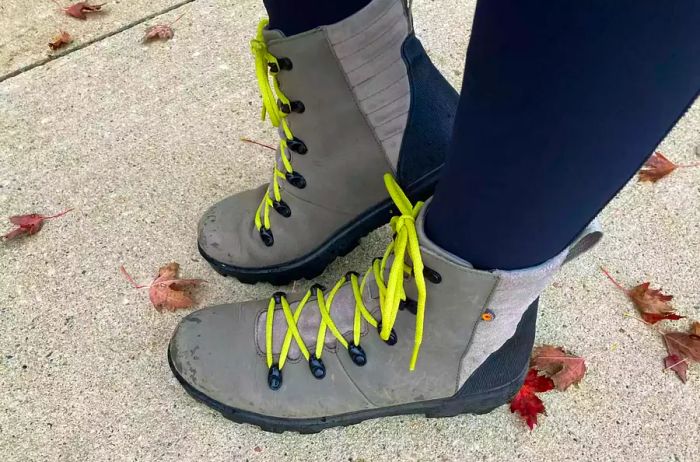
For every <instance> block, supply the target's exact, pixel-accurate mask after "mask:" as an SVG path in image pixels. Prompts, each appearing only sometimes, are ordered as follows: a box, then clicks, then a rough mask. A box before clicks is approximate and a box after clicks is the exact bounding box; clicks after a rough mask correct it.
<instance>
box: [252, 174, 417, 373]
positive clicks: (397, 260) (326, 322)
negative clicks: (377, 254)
mask: <svg viewBox="0 0 700 462" xmlns="http://www.w3.org/2000/svg"><path fill="white" fill-rule="evenodd" d="M384 184H385V185H386V188H387V190H388V191H389V195H390V196H391V198H392V199H393V201H394V203H395V204H396V206H397V207H398V209H399V211H400V212H401V215H398V216H394V217H393V218H392V219H391V222H390V225H391V229H392V230H393V231H394V233H395V236H394V240H393V241H392V242H391V244H389V246H388V247H387V249H386V251H385V252H384V256H383V257H382V258H381V259H375V260H374V261H373V262H372V266H371V267H370V268H369V269H368V270H367V271H366V272H365V274H364V276H363V277H362V280H361V281H359V275H358V274H357V273H354V272H351V273H348V274H347V275H345V276H343V277H342V278H340V280H339V281H338V282H337V283H336V284H335V286H334V287H333V289H331V291H330V292H329V293H328V295H327V296H326V295H324V291H323V288H322V287H321V286H319V285H314V286H312V287H311V288H310V289H309V290H308V291H307V292H306V295H304V297H303V298H302V299H301V300H300V301H299V304H298V305H297V307H296V310H294V312H292V309H291V307H290V305H289V302H288V301H287V299H286V297H285V295H284V294H283V293H281V292H278V293H276V294H275V295H273V296H272V297H271V298H270V302H269V304H268V307H267V322H266V329H265V347H266V359H267V367H268V368H270V369H271V368H272V367H273V366H274V365H275V363H274V356H273V353H272V338H273V335H272V334H273V333H272V328H273V317H274V314H275V308H276V307H277V306H278V305H279V306H281V308H282V312H283V313H284V317H285V319H286V323H287V333H286V335H285V337H284V341H283V343H282V350H281V351H280V356H279V363H278V364H277V367H278V368H279V370H281V369H282V367H284V364H285V362H286V360H287V355H288V353H289V348H290V347H291V343H292V339H294V340H295V341H296V343H297V345H298V346H299V350H300V351H301V354H302V355H303V356H304V358H306V360H307V361H308V360H309V359H310V358H311V354H310V352H309V349H308V347H307V346H306V344H305V343H304V340H303V338H302V336H301V334H300V333H299V329H298V328H297V322H298V321H299V317H300V316H301V313H302V311H303V309H304V307H305V306H306V304H307V302H308V301H309V300H310V298H311V297H312V296H313V295H316V300H317V304H318V310H319V312H320V313H321V322H320V324H319V328H318V334H317V336H316V349H315V352H314V356H315V358H317V359H318V360H320V359H321V355H322V353H323V347H324V342H325V337H326V329H328V330H330V332H331V334H332V335H333V336H334V337H335V338H336V339H337V340H338V342H339V343H340V344H341V345H343V347H345V348H346V349H350V348H351V347H352V346H356V347H359V345H360V337H361V328H362V324H361V322H362V318H364V319H365V320H366V321H367V322H368V323H369V324H370V325H372V326H373V327H375V328H376V327H378V326H379V321H377V320H376V319H375V318H374V317H373V316H372V314H371V313H370V312H369V311H368V310H367V308H366V307H365V304H364V302H363V297H362V295H363V293H364V290H365V288H366V283H367V278H368V276H369V275H370V274H374V277H375V280H376V284H377V287H378V288H379V306H380V311H381V314H382V319H381V330H380V333H379V335H380V337H381V339H382V340H384V341H387V340H389V338H390V336H391V335H392V328H393V326H394V323H395V322H396V316H397V314H398V312H399V305H400V303H401V301H402V300H406V293H405V291H404V286H403V283H404V274H409V275H410V274H413V276H414V280H415V283H416V289H417V292H418V300H417V306H416V333H415V338H414V345H413V354H412V356H411V362H410V365H409V368H410V370H411V371H413V370H414V369H415V366H416V361H417V359H418V352H419V350H420V346H421V342H422V339H423V322H424V318H425V300H426V286H425V278H424V276H423V259H422V257H421V253H420V247H419V243H418V235H417V232H416V225H415V219H416V217H417V216H418V213H419V212H420V209H421V207H422V206H423V202H417V203H416V204H415V205H412V204H411V202H410V201H409V199H408V198H407V197H406V195H405V194H404V192H403V191H402V190H401V188H400V187H399V185H398V184H397V183H396V180H395V179H394V177H393V176H391V175H389V174H386V175H384ZM392 255H393V257H394V260H393V261H392V263H391V268H390V270H389V277H388V279H387V280H386V282H385V281H384V272H385V270H386V265H387V263H388V261H389V258H390V257H391V256H392ZM407 256H408V257H409V258H410V266H409V265H408V264H407V263H406V257H407ZM348 281H349V282H350V284H351V287H352V291H353V296H354V298H355V316H354V320H353V342H352V344H349V343H348V341H347V340H345V338H344V337H343V335H342V334H341V332H340V331H339V330H338V327H337V326H336V325H335V323H334V322H333V318H332V317H331V308H332V306H333V300H334V298H335V295H336V294H337V292H338V290H339V289H340V288H341V287H342V286H343V285H344V284H345V283H346V282H348Z"/></svg>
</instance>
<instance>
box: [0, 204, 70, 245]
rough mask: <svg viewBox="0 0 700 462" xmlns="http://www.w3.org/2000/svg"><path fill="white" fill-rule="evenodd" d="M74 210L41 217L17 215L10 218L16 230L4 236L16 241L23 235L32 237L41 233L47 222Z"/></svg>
mask: <svg viewBox="0 0 700 462" xmlns="http://www.w3.org/2000/svg"><path fill="white" fill-rule="evenodd" d="M71 210H73V209H66V210H64V211H63V212H60V213H57V214H56V215H50V216H46V215H40V214H38V213H31V214H29V215H15V216H13V217H10V223H12V224H13V225H17V227H16V228H15V229H12V230H10V232H8V233H7V234H5V235H4V236H3V238H5V240H8V241H9V240H10V239H14V238H16V237H19V236H22V235H25V234H26V235H32V234H36V233H38V232H39V231H41V228H42V227H43V226H44V222H45V221H46V220H51V219H53V218H58V217H62V216H63V215H65V214H66V213H68V212H70V211H71Z"/></svg>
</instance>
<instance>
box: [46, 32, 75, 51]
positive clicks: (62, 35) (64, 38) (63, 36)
mask: <svg viewBox="0 0 700 462" xmlns="http://www.w3.org/2000/svg"><path fill="white" fill-rule="evenodd" d="M72 41H73V38H72V37H71V36H70V34H69V33H68V32H66V31H61V32H59V33H58V34H56V35H55V36H54V37H53V38H52V39H51V41H50V42H49V48H51V49H52V50H58V49H59V48H61V47H64V46H66V45H68V44H69V43H71V42H72Z"/></svg>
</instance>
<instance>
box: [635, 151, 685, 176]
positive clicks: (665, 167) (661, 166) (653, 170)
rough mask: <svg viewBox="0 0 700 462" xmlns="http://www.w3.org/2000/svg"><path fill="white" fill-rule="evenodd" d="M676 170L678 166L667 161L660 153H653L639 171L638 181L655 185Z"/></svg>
mask: <svg viewBox="0 0 700 462" xmlns="http://www.w3.org/2000/svg"><path fill="white" fill-rule="evenodd" d="M677 168H678V166H677V165H676V164H674V163H673V162H671V161H670V160H668V159H667V158H666V156H664V155H663V154H661V153H660V152H655V153H654V154H652V155H651V157H649V159H648V160H647V161H646V162H645V163H644V166H643V167H642V169H641V170H640V171H639V181H650V182H652V183H656V182H657V181H659V180H660V179H661V178H663V177H665V176H666V175H668V174H669V173H671V172H672V171H674V170H675V169H677Z"/></svg>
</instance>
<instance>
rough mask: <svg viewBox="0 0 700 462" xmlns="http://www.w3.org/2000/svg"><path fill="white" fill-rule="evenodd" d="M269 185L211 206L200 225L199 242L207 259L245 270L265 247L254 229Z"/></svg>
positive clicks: (244, 192)
mask: <svg viewBox="0 0 700 462" xmlns="http://www.w3.org/2000/svg"><path fill="white" fill-rule="evenodd" d="M266 188H267V185H262V186H260V187H259V188H256V189H251V190H248V191H243V192H241V193H238V194H235V195H233V196H229V197H227V198H226V199H224V200H222V201H220V202H218V203H216V204H214V205H213V206H211V207H210V208H209V209H208V210H207V211H206V212H205V213H204V215H203V216H202V218H201V219H200V221H199V225H198V238H197V242H198V244H199V248H200V250H201V251H202V253H204V254H205V256H206V257H208V259H211V260H216V261H217V262H219V263H223V264H226V265H231V266H246V265H247V263H248V262H249V261H251V260H252V258H253V257H254V255H255V254H256V253H257V252H261V251H262V250H263V249H262V247H263V246H264V244H263V243H262V242H261V240H260V236H259V235H258V234H259V233H258V231H257V230H256V229H255V212H256V210H257V208H258V205H260V200H261V199H262V197H263V196H264V195H265V190H266Z"/></svg>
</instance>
